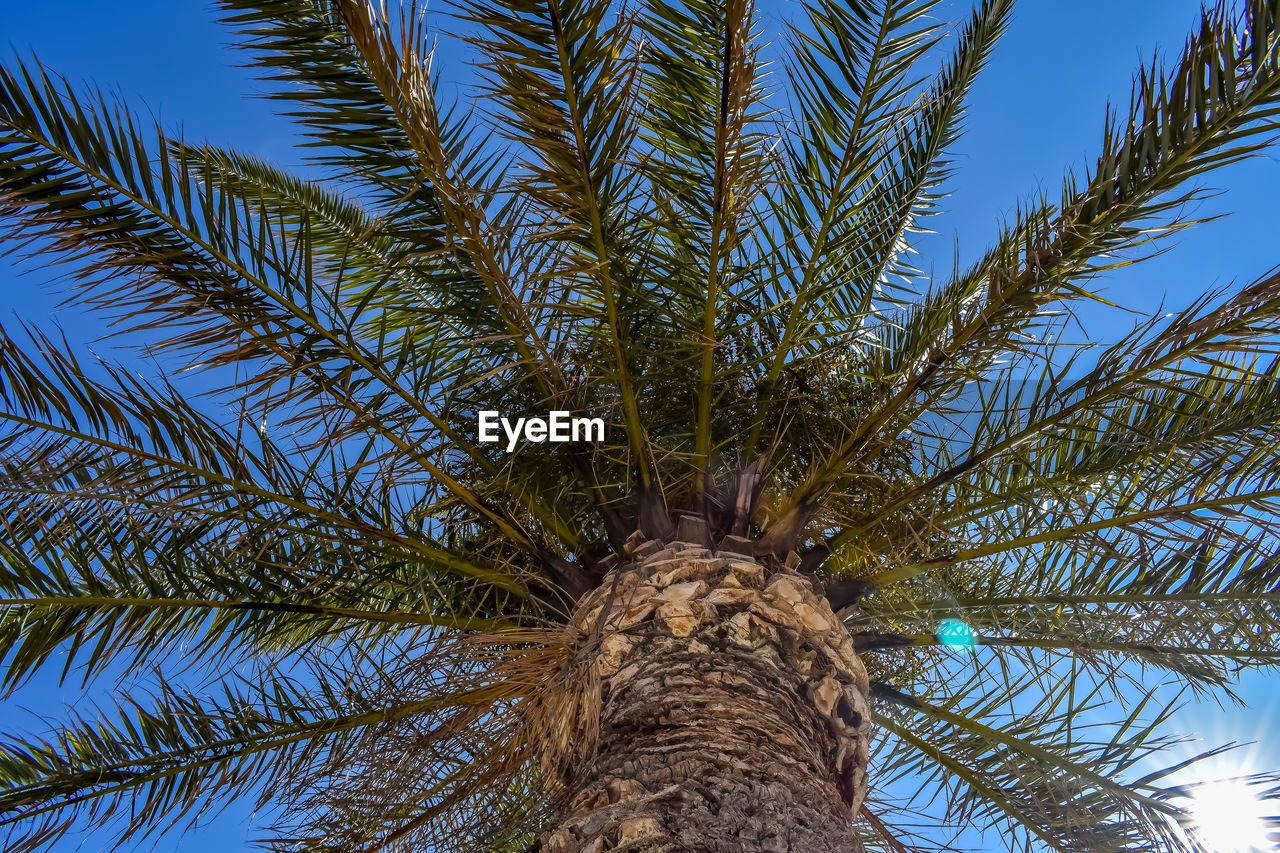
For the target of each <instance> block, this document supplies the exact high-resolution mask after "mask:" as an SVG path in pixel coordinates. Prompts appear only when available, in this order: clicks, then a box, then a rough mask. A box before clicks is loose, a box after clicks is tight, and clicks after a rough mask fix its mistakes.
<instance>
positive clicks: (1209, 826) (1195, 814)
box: [1188, 780, 1277, 853]
mask: <svg viewBox="0 0 1280 853" xmlns="http://www.w3.org/2000/svg"><path fill="white" fill-rule="evenodd" d="M1274 808H1275V803H1274V801H1272V802H1268V801H1264V800H1261V799H1259V798H1258V796H1257V789H1256V786H1251V785H1249V784H1247V783H1245V782H1240V781H1233V780H1225V781H1221V782H1206V783H1204V784H1203V785H1198V786H1196V789H1195V792H1194V793H1193V794H1192V798H1191V804H1190V808H1189V809H1188V811H1189V812H1190V813H1191V818H1192V820H1193V822H1194V823H1193V826H1192V828H1191V831H1192V832H1193V833H1194V834H1195V835H1196V837H1197V838H1198V839H1199V840H1200V842H1201V843H1202V844H1204V846H1205V847H1206V848H1208V849H1209V850H1210V851H1212V853H1258V851H1272V850H1276V849H1277V845H1276V843H1275V841H1273V840H1272V838H1271V825H1270V821H1269V820H1268V815H1270V814H1271V812H1272V810H1273V809H1274Z"/></svg>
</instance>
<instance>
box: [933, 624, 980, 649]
mask: <svg viewBox="0 0 1280 853" xmlns="http://www.w3.org/2000/svg"><path fill="white" fill-rule="evenodd" d="M937 636H938V642H940V643H942V645H944V646H946V647H947V648H949V649H959V650H962V651H968V650H971V649H973V648H974V647H975V646H976V645H978V632H977V631H975V630H973V627H972V626H970V625H968V624H966V623H964V622H961V621H960V620H959V619H943V620H942V621H941V622H939V623H938V632H937Z"/></svg>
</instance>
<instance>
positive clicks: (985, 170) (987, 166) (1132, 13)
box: [0, 0, 1280, 853]
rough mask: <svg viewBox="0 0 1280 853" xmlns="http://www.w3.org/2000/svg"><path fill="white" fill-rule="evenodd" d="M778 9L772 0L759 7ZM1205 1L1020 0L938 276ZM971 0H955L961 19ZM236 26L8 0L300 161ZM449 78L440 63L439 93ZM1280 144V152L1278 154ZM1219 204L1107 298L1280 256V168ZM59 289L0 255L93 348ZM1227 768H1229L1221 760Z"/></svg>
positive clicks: (0, 32)
mask: <svg viewBox="0 0 1280 853" xmlns="http://www.w3.org/2000/svg"><path fill="white" fill-rule="evenodd" d="M763 5H764V6H765V9H766V11H767V12H769V11H773V10H775V9H776V8H777V6H776V3H764V4H763ZM1199 5H1200V4H1199V2H1198V0H1109V2H1101V0H1023V3H1022V4H1021V7H1020V8H1019V11H1018V12H1017V13H1016V16H1015V20H1014V24H1013V27H1012V29H1011V31H1010V32H1009V34H1008V35H1007V36H1006V38H1005V41H1004V42H1003V43H1002V45H1001V47H1000V48H999V50H998V51H997V53H996V55H995V57H994V58H993V60H992V61H991V63H990V66H989V68H988V70H987V72H986V74H985V76H984V78H983V79H982V81H981V82H980V83H979V84H978V86H977V88H976V90H975V91H974V92H973V95H972V98H971V100H970V111H969V119H968V127H969V128H970V132H969V133H968V134H967V135H966V137H965V138H964V140H963V141H962V142H961V144H960V145H959V146H958V148H957V149H956V150H955V152H954V155H955V156H954V159H955V165H956V174H955V177H954V179H953V181H952V183H951V186H950V189H951V191H952V197H951V199H950V200H949V202H948V204H947V209H948V212H947V213H946V214H945V215H943V216H941V217H937V218H935V219H933V220H932V221H931V222H930V223H929V224H930V226H931V227H932V228H934V229H935V230H936V231H937V232H938V233H937V234H936V235H935V236H932V237H929V238H927V239H926V240H925V241H924V242H923V244H922V245H923V248H924V249H925V252H924V255H923V257H922V258H921V259H920V260H921V263H923V264H924V268H925V269H926V270H927V269H929V265H930V259H932V261H933V263H935V264H936V267H935V269H936V270H937V271H938V273H939V274H942V273H945V272H946V271H947V269H948V268H949V267H950V264H951V259H952V257H953V252H955V251H957V250H958V252H959V254H960V256H961V257H962V258H968V257H972V256H973V255H974V254H976V253H977V252H978V251H980V250H981V249H982V248H983V247H984V246H985V245H986V243H987V241H988V239H989V238H990V235H991V234H992V233H993V232H994V230H995V225H996V223H997V221H998V219H999V218H1000V217H1001V216H1003V215H1008V214H1010V213H1012V211H1013V210H1014V208H1015V206H1016V204H1017V202H1018V201H1019V200H1023V199H1026V198H1028V197H1029V196H1030V195H1031V194H1032V193H1034V192H1036V191H1037V190H1040V189H1043V190H1045V191H1047V192H1049V193H1051V194H1056V193H1057V191H1058V188H1059V186H1060V182H1061V178H1062V175H1063V173H1064V169H1065V168H1066V167H1069V166H1076V167H1079V166H1082V165H1083V164H1085V163H1087V162H1088V161H1089V159H1090V158H1092V157H1093V156H1094V154H1095V152H1096V150H1097V145H1098V139H1099V138H1100V135H1101V125H1102V115H1103V109H1104V106H1105V104H1106V102H1107V99H1108V97H1111V98H1114V99H1124V98H1127V94H1128V90H1129V81H1130V77H1131V74H1132V72H1133V71H1134V69H1135V68H1136V67H1137V65H1138V64H1139V63H1140V62H1143V61H1149V59H1150V55H1151V51H1152V49H1153V48H1154V47H1156V46H1157V45H1160V46H1163V47H1165V48H1168V49H1176V48H1177V47H1178V46H1180V44H1181V42H1182V40H1183V38H1184V36H1185V34H1186V32H1187V31H1188V28H1189V27H1190V26H1191V24H1192V22H1193V21H1194V20H1195V18H1196V15H1197V10H1198V8H1199ZM966 7H967V4H963V3H959V2H951V3H948V4H947V6H946V8H948V9H950V10H959V9H963V8H966ZM225 35H226V34H225V33H224V32H223V31H222V30H221V29H220V27H219V26H218V25H217V24H216V22H215V21H214V15H213V12H212V10H211V9H209V8H208V7H207V6H206V5H205V4H204V3H199V2H188V0H183V2H173V0H164V1H163V2H162V1H161V0H113V2H110V3H103V2H100V0H60V2H50V3H16V2H5V3H3V4H0V38H2V39H3V41H4V43H5V44H4V45H3V50H4V52H5V56H6V58H8V57H9V56H12V54H13V52H15V51H16V52H17V53H20V54H24V55H30V54H35V55H36V56H38V57H39V58H40V59H41V60H42V61H43V62H45V63H46V64H47V65H48V66H49V67H50V68H52V69H54V70H56V71H58V72H60V73H62V74H64V75H66V76H67V77H68V78H70V79H71V80H73V81H89V82H93V83H96V84H97V85H99V86H101V87H103V88H106V89H108V90H111V91H114V92H117V93H119V94H120V95H121V96H122V97H123V98H124V99H125V100H126V101H127V102H128V103H129V104H130V105H132V106H133V107H134V108H135V109H137V110H138V111H139V112H140V113H141V114H142V115H144V116H146V115H150V116H153V117H155V118H157V119H159V120H160V121H161V122H162V123H163V124H164V125H165V126H166V127H167V128H170V129H172V128H175V127H177V126H179V125H180V126H181V127H182V128H183V129H184V131H185V135H186V136H187V138H188V139H189V140H201V139H206V138H207V139H210V140H212V141H216V142H218V143H221V144H230V145H235V146H238V147H240V148H242V149H243V150H246V151H249V152H253V153H256V154H258V155H260V156H263V157H266V158H268V159H271V160H274V161H276V162H279V163H285V164H292V163H295V162H296V160H297V158H296V155H295V154H294V152H293V151H291V149H290V143H291V140H292V139H294V138H295V135H294V132H293V130H292V128H291V127H290V125H289V124H288V123H287V122H285V121H283V120H281V119H278V118H276V117H274V116H273V115H272V114H271V105H270V104H268V103H266V102H264V101H262V100H260V99H255V98H253V97H252V96H253V95H255V94H257V93H260V92H262V91H263V84H260V83H258V82H256V81H254V80H253V79H252V78H251V77H250V76H249V74H248V73H247V72H246V71H244V70H243V69H239V68H236V67H235V64H236V63H237V62H238V61H240V60H241V59H242V58H243V57H242V56H241V55H238V54H237V53H236V52H234V51H233V50H232V49H231V48H229V47H227V46H226V39H225ZM456 73H457V72H456V70H454V69H450V68H449V67H448V66H446V67H445V68H444V69H443V74H444V76H445V79H446V83H447V82H448V81H449V80H451V79H454V75H455V74H456ZM1277 151H1278V152H1280V149H1277ZM1210 186H1212V187H1214V188H1218V189H1221V190H1222V192H1221V193H1220V194H1218V195H1215V196H1213V197H1212V198H1210V199H1208V200H1206V201H1204V202H1202V203H1201V205H1200V207H1199V208H1198V210H1197V212H1198V213H1200V214H1201V215H1206V216H1207V215H1218V214H1228V213H1229V214H1230V215H1229V216H1225V217H1224V218H1221V219H1218V220H1217V221H1214V222H1211V223H1208V224H1206V225H1203V226H1200V227H1198V228H1196V229H1194V230H1192V231H1189V232H1185V233H1184V234H1183V235H1181V236H1180V237H1179V238H1178V241H1177V244H1176V245H1175V246H1174V247H1173V248H1172V249H1171V250H1170V251H1169V252H1167V253H1166V254H1165V255H1163V256H1161V257H1159V258H1156V259H1154V260H1152V261H1150V262H1148V263H1146V264H1143V265H1141V266H1138V267H1134V268H1130V269H1127V270H1124V271H1122V272H1121V273H1119V274H1117V275H1115V276H1114V277H1112V278H1111V279H1110V281H1109V284H1108V287H1107V290H1106V291H1105V292H1104V295H1105V296H1108V297H1109V298H1112V299H1114V300H1116V301H1119V302H1122V303H1124V304H1126V305H1129V306H1132V307H1134V308H1138V309H1143V310H1153V309H1154V308H1155V307H1156V306H1158V305H1159V304H1161V303H1164V304H1165V305H1166V306H1167V307H1168V310H1176V309H1177V308H1179V307H1182V306H1184V305H1186V304H1188V303H1189V302H1191V301H1192V300H1193V299H1194V298H1195V297H1196V296H1197V295H1198V294H1199V293H1201V292H1203V290H1204V289H1206V288H1209V287H1213V286H1220V285H1223V284H1227V283H1229V282H1230V281H1231V280H1233V279H1239V280H1242V281H1243V280H1245V279H1250V278H1253V277H1256V276H1258V275H1260V274H1261V273H1263V272H1265V271H1267V270H1268V269H1270V268H1271V267H1272V266H1273V265H1275V264H1276V263H1278V262H1280V241H1278V240H1276V238H1275V236H1274V233H1275V224H1274V223H1275V221H1276V218H1277V217H1276V199H1278V198H1280V159H1277V158H1276V157H1274V156H1273V157H1269V158H1259V159H1255V160H1253V161H1250V162H1247V163H1244V164H1239V165H1237V166H1233V167H1231V168H1230V169H1228V170H1225V171H1223V172H1220V173H1216V174H1214V175H1213V176H1212V184H1211V185H1210ZM56 285H57V282H56V280H50V276H49V274H48V273H47V272H40V271H36V270H35V269H34V268H33V267H31V266H30V265H27V266H24V267H23V268H22V269H18V268H14V267H13V263H12V261H11V260H10V259H4V260H0V307H2V308H3V309H4V310H3V315H4V316H3V321H4V322H9V321H10V320H11V318H12V317H13V316H14V315H16V316H18V317H21V318H23V319H25V320H30V321H35V322H37V323H43V324H46V325H48V324H49V322H50V321H51V320H55V319H56V321H57V322H59V323H61V324H62V325H63V326H64V327H65V328H66V329H67V330H68V332H69V334H70V335H71V337H72V338H73V339H77V340H81V341H88V340H91V339H92V338H93V337H94V336H95V335H96V334H97V333H98V331H99V330H98V329H97V327H96V326H94V325H93V323H92V320H91V319H90V318H86V317H84V316H82V315H80V314H78V313H75V312H69V311H62V312H56V313H55V310H54V309H55V306H56V304H57V296H56ZM1127 326H1128V322H1127V321H1125V320H1124V319H1123V318H1121V317H1119V316H1117V315H1115V313H1114V312H1112V313H1110V314H1102V313H1098V314H1097V316H1094V314H1093V313H1090V314H1088V315H1087V316H1086V328H1085V331H1086V333H1087V334H1088V335H1089V336H1090V337H1091V338H1094V339H1096V340H1106V339H1108V338H1111V337H1114V336H1115V335H1116V334H1117V333H1119V332H1121V331H1123V330H1125V328H1126V327H1127ZM1240 693H1241V695H1242V696H1243V697H1244V698H1245V699H1246V700H1247V701H1248V702H1249V704H1250V707H1249V708H1247V709H1226V710H1222V709H1219V708H1218V707H1217V706H1215V705H1213V704H1202V705H1193V706H1191V707H1189V708H1188V709H1187V710H1186V711H1185V712H1183V713H1182V714H1180V716H1179V717H1178V719H1177V723H1178V727H1179V728H1180V729H1182V730H1184V731H1186V732H1188V733H1196V734H1200V735H1202V736H1204V738H1205V740H1206V745H1212V744H1216V743H1221V742H1224V741H1232V740H1234V741H1252V740H1257V741H1263V742H1266V741H1270V742H1272V743H1273V744H1275V743H1280V715H1277V714H1276V713H1275V712H1274V710H1273V706H1274V703H1275V700H1276V698H1277V693H1276V689H1275V680H1274V678H1273V677H1272V676H1270V675H1266V676H1260V675H1254V676H1252V677H1250V678H1249V679H1247V680H1246V681H1245V682H1243V683H1242V685H1241V688H1240ZM79 699H80V691H79V690H77V689H75V687H73V686H66V687H61V688H59V687H57V686H56V685H54V684H52V683H51V682H49V681H47V680H45V681H41V682H37V683H35V684H33V685H32V686H31V687H30V688H29V689H26V690H24V691H23V692H22V694H21V695H20V696H19V697H17V698H15V699H14V700H13V701H11V702H9V703H7V704H5V705H3V706H0V728H2V729H5V730H12V728H13V727H14V726H22V727H23V728H29V727H30V726H31V724H32V722H31V717H30V716H28V715H26V714H25V713H24V712H23V711H22V710H21V708H23V707H25V708H27V709H30V710H31V711H34V712H36V713H38V714H43V715H49V716H55V717H56V716H59V715H60V711H61V709H62V708H63V707H64V705H65V704H66V703H70V702H76V701H79ZM1254 756H1255V761H1256V762H1257V764H1259V765H1261V768H1275V767H1280V748H1278V747H1276V746H1270V747H1262V748H1260V749H1258V750H1256V751H1255V752H1254ZM1223 769H1224V770H1227V771H1229V770H1230V769H1231V768H1230V767H1224V768H1223ZM250 822H251V815H250V812H249V810H248V808H247V807H246V806H233V807H232V808H231V809H230V810H229V811H228V812H227V813H226V814H225V815H224V816H223V817H222V818H221V819H219V820H217V821H215V822H214V823H213V824H211V825H210V826H209V827H208V828H206V829H205V830H204V831H201V832H198V833H197V834H196V835H194V836H192V837H189V838H186V839H183V840H181V841H180V842H179V841H178V840H176V839H167V838H166V839H164V840H163V841H162V842H161V843H160V844H159V847H158V849H161V850H168V849H181V850H183V851H191V853H202V851H214V850H217V851H235V850H239V849H248V844H247V842H246V839H248V838H251V837H252V836H253V835H254V833H253V831H252V830H251V829H250V827H249V824H250ZM111 841H112V839H109V838H104V837H98V838H92V839H71V840H68V841H67V842H65V843H64V844H62V845H60V846H59V847H57V848H56V850H57V851H70V850H85V851H96V850H98V849H100V848H101V847H102V846H103V845H104V844H108V845H109V844H110V842H111Z"/></svg>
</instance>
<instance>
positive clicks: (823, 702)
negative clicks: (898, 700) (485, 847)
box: [541, 541, 870, 853]
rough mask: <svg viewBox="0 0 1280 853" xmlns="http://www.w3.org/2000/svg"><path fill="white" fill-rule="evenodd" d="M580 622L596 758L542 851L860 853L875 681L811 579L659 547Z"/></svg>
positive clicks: (578, 779) (580, 612) (585, 765)
mask: <svg viewBox="0 0 1280 853" xmlns="http://www.w3.org/2000/svg"><path fill="white" fill-rule="evenodd" d="M767 562H769V561H766V563H767ZM571 625H572V626H573V627H574V628H576V629H577V632H578V636H580V637H582V638H584V640H583V642H584V644H585V645H586V646H587V647H589V648H591V649H592V651H593V654H594V666H595V669H596V672H597V673H598V674H599V676H600V700H601V704H600V706H599V707H600V714H599V729H598V741H597V744H598V746H597V749H596V750H595V751H594V755H593V756H592V757H590V758H588V759H584V760H582V761H581V762H579V765H578V766H571V767H568V768H566V770H565V772H564V773H563V774H562V778H561V779H560V783H561V786H562V787H561V789H560V794H559V796H558V797H557V801H558V804H559V809H558V815H559V818H560V820H559V823H558V825H557V826H556V827H555V828H554V829H552V830H551V831H549V832H548V833H547V834H546V835H544V837H543V839H542V844H541V848H542V851H543V853H579V851H589V852H590V853H596V851H605V850H617V851H622V850H625V851H629V852H631V853H657V851H664V853H666V852H667V851H698V853H709V851H723V853H755V851H762V853H763V851H794V852H795V853H846V851H859V850H861V849H862V848H861V845H860V844H859V843H858V841H857V838H856V833H855V832H854V830H853V826H852V822H853V817H854V815H856V813H857V811H858V809H859V807H860V806H861V803H862V799H863V795H864V794H865V791H866V781H867V737H868V734H869V729H870V712H869V707H868V700H867V689H868V686H867V674H866V670H865V669H864V668H863V666H862V664H861V662H860V661H859V660H858V658H857V656H856V655H855V654H854V651H853V647H852V645H851V643H850V639H849V635H848V632H847V631H845V630H844V629H843V627H842V626H841V625H840V623H839V621H838V620H837V619H836V618H835V617H834V615H833V614H832V612H831V609H830V607H829V606H828V605H827V602H826V600H825V599H824V598H823V597H822V596H821V595H820V594H817V593H815V591H814V589H813V587H812V586H811V584H810V582H809V581H808V580H807V579H805V578H804V577H803V576H802V575H799V574H796V573H794V572H792V571H791V570H789V569H787V568H784V567H782V566H778V565H776V564H774V565H768V564H762V563H761V562H757V561H756V560H755V559H753V558H751V557H745V556H742V555H741V554H730V553H724V552H720V553H715V552H712V551H710V550H708V549H705V548H703V547H701V546H698V545H689V544H686V543H680V542H676V543H671V544H670V545H664V544H663V543H661V542H658V541H651V542H647V543H644V544H643V545H641V546H640V547H639V548H636V549H634V550H633V551H632V558H631V561H630V562H627V563H625V564H623V565H620V566H618V567H617V568H616V569H614V570H613V571H611V572H610V573H609V574H608V575H606V577H605V579H604V583H603V584H602V585H601V586H600V587H598V588H597V589H596V590H595V591H593V592H592V593H590V594H588V595H587V596H584V598H583V600H582V601H581V603H580V604H579V606H578V609H577V611H576V613H575V614H574V616H573V618H572V619H571ZM588 754H590V753H588Z"/></svg>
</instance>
